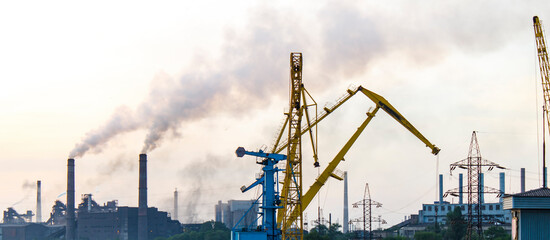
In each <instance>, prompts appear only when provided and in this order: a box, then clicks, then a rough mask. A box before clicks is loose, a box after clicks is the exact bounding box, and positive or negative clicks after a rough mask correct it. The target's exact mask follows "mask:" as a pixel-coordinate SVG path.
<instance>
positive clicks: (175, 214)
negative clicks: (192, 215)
mask: <svg viewBox="0 0 550 240" xmlns="http://www.w3.org/2000/svg"><path fill="white" fill-rule="evenodd" d="M174 220H178V189H177V188H176V191H174Z"/></svg>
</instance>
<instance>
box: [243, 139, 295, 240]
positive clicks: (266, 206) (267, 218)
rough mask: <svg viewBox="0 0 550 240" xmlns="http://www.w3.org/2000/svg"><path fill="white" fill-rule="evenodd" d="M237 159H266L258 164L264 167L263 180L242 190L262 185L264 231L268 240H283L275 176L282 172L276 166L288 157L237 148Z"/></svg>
mask: <svg viewBox="0 0 550 240" xmlns="http://www.w3.org/2000/svg"><path fill="white" fill-rule="evenodd" d="M235 153H236V154H237V157H243V156H244V155H251V156H256V157H261V158H264V159H262V161H261V162H257V163H258V164H261V165H264V167H263V168H262V170H263V172H264V174H263V176H262V178H260V179H258V180H256V182H254V183H253V184H252V185H250V186H248V187H243V188H241V191H242V192H246V191H248V190H249V189H252V188H253V187H255V186H257V185H258V184H261V185H262V186H263V191H262V193H263V194H262V195H263V196H262V207H261V208H262V209H263V219H262V225H263V231H265V232H266V233H267V240H279V239H281V230H280V229H278V228H277V217H276V216H277V215H276V210H277V208H281V207H280V206H279V205H280V200H279V194H278V192H277V191H275V174H276V173H277V171H280V170H279V169H278V168H277V167H276V166H275V165H276V164H277V163H278V162H279V161H282V160H285V159H286V155H282V154H275V153H264V152H263V151H261V150H260V151H259V152H249V151H246V150H245V149H244V148H243V147H239V148H237V151H236V152H235Z"/></svg>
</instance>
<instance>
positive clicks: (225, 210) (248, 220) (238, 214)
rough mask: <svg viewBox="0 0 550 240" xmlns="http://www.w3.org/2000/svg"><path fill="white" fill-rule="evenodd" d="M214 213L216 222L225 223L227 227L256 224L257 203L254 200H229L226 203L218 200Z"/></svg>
mask: <svg viewBox="0 0 550 240" xmlns="http://www.w3.org/2000/svg"><path fill="white" fill-rule="evenodd" d="M215 214H216V216H215V220H216V222H221V223H223V224H225V226H226V227H227V228H229V229H232V228H234V227H235V228H244V227H247V228H255V227H257V226H258V223H257V219H258V203H256V201H255V200H229V201H227V203H222V201H218V204H216V206H215ZM245 214H246V216H245ZM243 216H245V217H243ZM237 224H238V225H237Z"/></svg>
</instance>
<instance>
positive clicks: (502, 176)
mask: <svg viewBox="0 0 550 240" xmlns="http://www.w3.org/2000/svg"><path fill="white" fill-rule="evenodd" d="M499 182H500V199H499V202H501V203H502V199H503V197H504V172H501V173H499Z"/></svg>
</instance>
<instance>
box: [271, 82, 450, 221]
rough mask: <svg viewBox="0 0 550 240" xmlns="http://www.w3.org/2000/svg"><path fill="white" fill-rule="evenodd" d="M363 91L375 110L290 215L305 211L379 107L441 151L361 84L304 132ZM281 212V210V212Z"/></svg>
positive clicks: (436, 151)
mask: <svg viewBox="0 0 550 240" xmlns="http://www.w3.org/2000/svg"><path fill="white" fill-rule="evenodd" d="M358 92H361V93H363V94H364V95H365V96H367V97H368V98H369V99H370V100H371V101H373V102H374V103H375V104H376V107H375V108H374V110H372V111H370V112H368V113H367V119H366V120H365V121H364V122H363V123H362V124H361V125H360V126H359V128H358V129H357V130H356V131H355V133H354V134H353V135H352V137H351V138H350V139H349V140H348V141H347V142H346V144H345V145H344V147H343V148H342V149H341V150H340V151H339V152H338V154H336V156H335V157H334V158H333V160H332V161H331V162H330V163H329V164H328V166H327V167H326V168H325V170H323V172H322V173H321V175H319V177H318V178H317V179H316V180H315V182H314V183H313V184H312V185H311V187H310V188H309V190H308V191H307V192H306V193H305V194H304V195H303V196H302V198H301V208H300V209H298V208H295V209H292V214H290V216H296V215H299V212H300V211H302V212H303V211H304V210H305V209H306V208H307V206H308V205H309V203H311V201H312V200H313V198H314V197H315V195H317V193H318V192H319V190H320V189H321V187H322V186H323V185H324V184H325V183H326V181H327V180H328V178H329V176H334V175H333V172H334V170H335V169H336V167H337V166H338V164H339V163H340V162H341V161H342V160H343V159H344V156H345V155H346V153H347V152H348V151H349V150H350V148H351V147H352V145H353V144H354V143H355V141H356V140H357V138H358V137H359V135H361V133H362V132H363V130H364V129H365V128H366V126H367V125H368V124H369V122H370V121H371V120H372V118H374V116H375V115H376V113H377V112H378V110H379V109H382V110H384V111H385V112H386V113H388V114H389V115H390V116H391V117H392V118H394V119H395V120H396V121H397V122H399V123H400V124H401V125H402V126H403V127H405V128H406V129H407V130H409V131H410V132H411V133H412V134H413V135H415V136H416V137H417V138H418V139H420V140H421V141H422V142H423V143H424V144H426V146H427V147H429V148H430V149H431V150H432V154H434V155H437V154H438V153H439V151H440V149H439V148H438V147H436V146H435V145H434V144H432V143H431V142H430V141H428V139H426V138H425V137H424V136H423V135H422V134H421V133H420V132H419V131H418V130H417V129H416V128H415V127H414V126H413V125H412V124H411V123H410V122H409V121H407V119H405V117H403V115H401V113H399V111H397V109H395V108H394V107H393V106H392V105H391V104H390V103H389V102H388V101H387V100H386V99H385V98H383V97H382V96H380V95H378V94H376V93H374V92H372V91H369V90H368V89H366V88H363V87H362V86H359V87H358V88H357V89H356V90H348V94H349V95H347V96H345V97H343V98H342V99H341V101H338V103H337V104H335V105H334V106H333V107H332V108H330V109H329V108H325V113H324V114H322V115H320V116H319V117H318V118H316V119H315V120H314V121H313V122H312V123H309V124H308V125H306V126H304V129H303V130H302V133H304V132H306V131H308V130H309V129H310V128H311V127H313V126H315V125H316V124H317V123H319V122H320V121H321V120H323V119H324V118H325V117H326V116H327V115H328V114H330V113H331V112H333V111H334V110H336V109H337V108H338V107H339V106H341V105H342V104H344V102H346V101H347V100H349V99H350V98H351V97H352V96H354V95H355V94H356V93H358ZM286 146H287V144H286V143H282V145H281V146H280V147H276V146H275V147H274V149H277V151H275V152H280V151H282V150H283V149H284V148H285V147H286ZM283 191H284V190H283ZM279 214H281V211H280V212H279ZM277 219H278V221H280V219H281V218H279V217H278V218H277ZM287 221H289V222H292V221H294V219H292V218H291V219H287Z"/></svg>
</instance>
